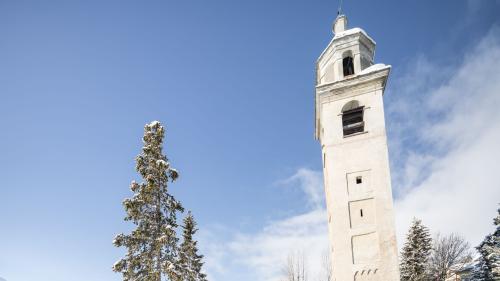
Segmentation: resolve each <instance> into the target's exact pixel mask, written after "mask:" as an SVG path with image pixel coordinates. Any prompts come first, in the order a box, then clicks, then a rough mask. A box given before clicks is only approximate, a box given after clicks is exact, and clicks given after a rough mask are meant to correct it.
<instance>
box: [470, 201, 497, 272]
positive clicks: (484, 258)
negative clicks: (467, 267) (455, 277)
mask: <svg viewBox="0 0 500 281" xmlns="http://www.w3.org/2000/svg"><path fill="white" fill-rule="evenodd" d="M497 212H498V214H497V216H496V217H495V218H494V219H493V221H494V225H495V226H496V230H495V232H493V233H492V234H489V235H488V236H486V238H485V239H484V240H483V242H481V244H479V246H478V247H477V248H476V249H477V251H478V252H479V254H480V256H479V260H478V263H477V265H476V268H475V270H474V275H475V279H474V280H478V281H498V280H500V209H498V210H497Z"/></svg>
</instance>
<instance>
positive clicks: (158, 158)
mask: <svg viewBox="0 0 500 281" xmlns="http://www.w3.org/2000/svg"><path fill="white" fill-rule="evenodd" d="M164 137H165V129H164V127H163V126H162V125H161V124H160V122H158V121H154V122H151V123H150V124H148V125H146V126H145V127H144V137H143V142H144V146H143V148H142V152H141V153H140V154H139V155H138V156H137V157H136V170H137V172H138V173H139V174H140V175H141V177H142V179H143V182H142V183H137V182H135V181H133V182H132V184H131V185H130V189H131V190H132V192H133V193H134V195H133V196H132V198H128V199H125V200H124V201H123V206H124V208H125V211H126V213H127V215H126V217H125V220H126V221H132V223H133V224H134V225H135V229H134V230H133V231H132V232H131V233H130V234H119V235H117V236H116V238H115V239H114V241H113V244H114V245H115V246H117V247H126V248H127V254H126V256H125V257H124V258H122V259H120V260H119V261H117V262H116V263H115V264H114V266H113V271H115V272H121V273H122V275H123V280H125V281H136V280H141V281H161V280H162V279H163V280H165V278H166V279H167V280H178V279H179V267H178V265H177V262H176V261H177V258H178V238H177V235H176V229H177V227H178V225H177V216H176V215H177V212H182V211H183V208H182V206H181V204H180V202H178V201H177V200H176V199H175V198H174V197H173V196H172V195H171V194H169V193H168V189H167V184H168V183H169V182H173V181H175V179H177V177H178V173H177V171H176V170H175V169H173V168H171V167H170V164H169V162H168V159H167V157H166V156H165V155H163V152H162V148H163V139H164Z"/></svg>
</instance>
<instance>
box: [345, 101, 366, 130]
mask: <svg viewBox="0 0 500 281" xmlns="http://www.w3.org/2000/svg"><path fill="white" fill-rule="evenodd" d="M342 126H343V128H344V136H348V135H352V134H355V133H361V132H364V130H365V122H364V121H363V107H362V106H361V107H358V108H354V109H351V110H348V111H345V112H343V113H342Z"/></svg>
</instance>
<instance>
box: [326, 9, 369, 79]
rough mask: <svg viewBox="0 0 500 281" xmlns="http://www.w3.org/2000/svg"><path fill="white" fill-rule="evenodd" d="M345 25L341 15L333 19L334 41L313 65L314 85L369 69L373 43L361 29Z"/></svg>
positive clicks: (345, 77) (343, 17) (344, 19)
mask: <svg viewBox="0 0 500 281" xmlns="http://www.w3.org/2000/svg"><path fill="white" fill-rule="evenodd" d="M347 23H348V21H347V17H346V16H345V15H338V16H337V18H336V19H335V22H334V24H333V32H334V37H333V39H332V40H331V41H330V44H328V47H327V48H326V49H325V50H324V51H323V53H322V54H321V55H320V57H319V58H318V61H317V69H316V71H317V73H316V74H317V81H316V84H317V85H322V84H329V83H333V82H337V81H341V80H344V79H347V78H351V77H354V76H356V75H359V74H361V72H362V71H363V70H365V69H366V68H368V67H370V66H372V65H373V57H374V55H375V41H374V40H373V39H372V38H370V36H368V34H366V32H365V31H364V30H363V29H361V28H348V26H347Z"/></svg>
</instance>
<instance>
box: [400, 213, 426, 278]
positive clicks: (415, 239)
mask: <svg viewBox="0 0 500 281" xmlns="http://www.w3.org/2000/svg"><path fill="white" fill-rule="evenodd" d="M431 241H432V239H431V238H430V234H429V229H428V228H427V227H425V226H424V225H423V224H422V221H421V220H418V219H415V218H414V219H413V222H412V225H411V227H410V230H409V231H408V235H407V236H406V242H405V245H404V247H403V249H402V252H401V264H400V271H401V280H402V281H426V280H429V278H428V271H427V262H428V259H429V256H430V253H431V249H432V245H431Z"/></svg>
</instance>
